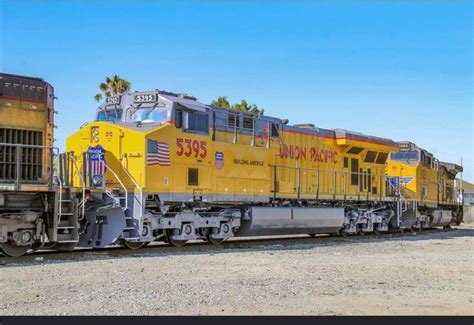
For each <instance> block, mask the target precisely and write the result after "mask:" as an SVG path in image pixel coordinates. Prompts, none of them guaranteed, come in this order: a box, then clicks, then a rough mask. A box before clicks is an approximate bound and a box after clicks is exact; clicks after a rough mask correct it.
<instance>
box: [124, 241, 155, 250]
mask: <svg viewBox="0 0 474 325" xmlns="http://www.w3.org/2000/svg"><path fill="white" fill-rule="evenodd" d="M149 243H150V242H149V241H148V242H145V241H126V240H123V241H122V242H121V243H120V244H121V245H122V246H123V247H125V248H128V249H131V250H136V249H140V248H142V247H145V246H147V245H148V244H149Z"/></svg>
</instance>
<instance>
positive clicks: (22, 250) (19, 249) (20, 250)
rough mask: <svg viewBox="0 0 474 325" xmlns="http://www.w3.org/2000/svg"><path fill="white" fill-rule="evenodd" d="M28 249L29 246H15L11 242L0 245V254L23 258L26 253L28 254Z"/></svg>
mask: <svg viewBox="0 0 474 325" xmlns="http://www.w3.org/2000/svg"><path fill="white" fill-rule="evenodd" d="M29 249H30V246H17V245H16V244H14V243H12V242H11V241H8V242H6V243H2V244H0V252H2V253H3V255H5V256H8V257H20V256H23V255H25V254H26V252H28V250H29Z"/></svg>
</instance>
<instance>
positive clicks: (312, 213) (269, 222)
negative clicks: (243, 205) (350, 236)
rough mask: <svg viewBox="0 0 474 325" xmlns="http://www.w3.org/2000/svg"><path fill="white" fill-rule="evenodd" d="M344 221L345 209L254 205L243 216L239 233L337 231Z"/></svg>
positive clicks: (237, 234) (280, 233)
mask: <svg viewBox="0 0 474 325" xmlns="http://www.w3.org/2000/svg"><path fill="white" fill-rule="evenodd" d="M343 223H344V209H342V208H281V207H278V208H271V207H254V208H250V210H249V212H248V213H247V214H246V215H245V216H244V218H242V220H241V227H240V229H239V230H238V231H237V233H236V236H238V237H243V236H272V235H294V234H317V233H325V234H326V233H335V232H337V231H339V230H340V229H341V228H342V226H343Z"/></svg>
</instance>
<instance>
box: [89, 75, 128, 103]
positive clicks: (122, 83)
mask: <svg viewBox="0 0 474 325" xmlns="http://www.w3.org/2000/svg"><path fill="white" fill-rule="evenodd" d="M131 87H132V84H131V83H130V82H129V81H127V80H125V79H123V78H121V77H120V76H119V75H113V76H112V77H110V78H109V77H106V78H105V82H103V83H101V84H100V85H99V89H100V91H101V92H100V93H98V94H97V95H95V96H94V98H95V100H96V101H98V102H100V101H101V100H102V99H103V98H104V96H105V98H109V97H112V96H115V95H120V94H123V93H125V92H127V91H130V88H131Z"/></svg>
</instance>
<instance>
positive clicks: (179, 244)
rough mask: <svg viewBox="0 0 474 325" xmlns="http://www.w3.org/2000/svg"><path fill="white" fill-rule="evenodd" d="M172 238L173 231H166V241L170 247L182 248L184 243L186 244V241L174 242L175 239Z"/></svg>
mask: <svg viewBox="0 0 474 325" xmlns="http://www.w3.org/2000/svg"><path fill="white" fill-rule="evenodd" d="M172 236H173V230H172V229H167V230H166V240H167V241H168V243H169V244H170V245H171V246H174V247H183V246H184V245H186V243H187V242H188V241H187V240H175V239H172Z"/></svg>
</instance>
